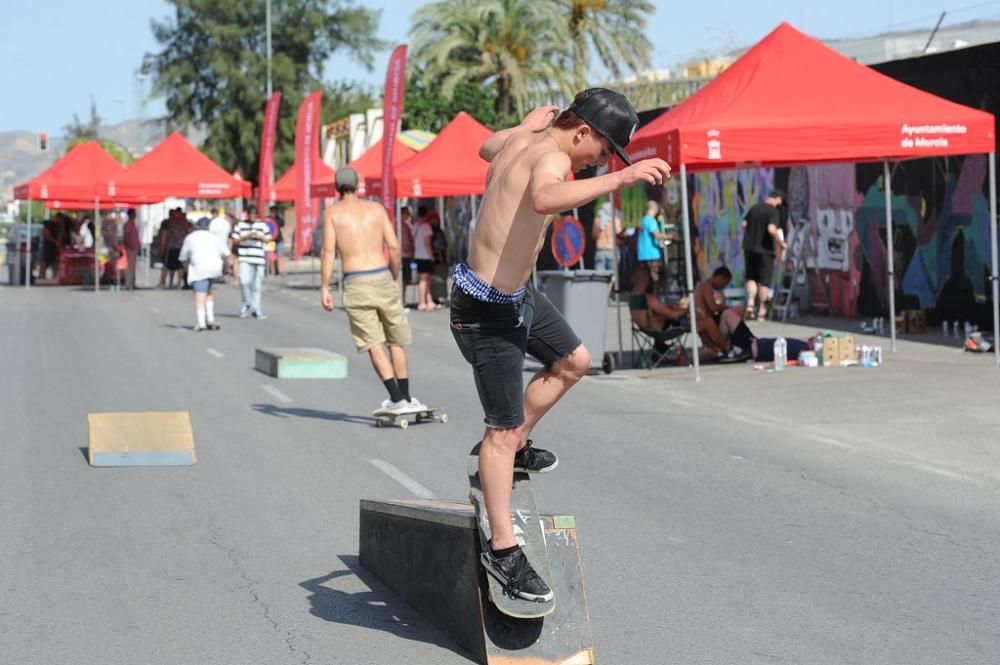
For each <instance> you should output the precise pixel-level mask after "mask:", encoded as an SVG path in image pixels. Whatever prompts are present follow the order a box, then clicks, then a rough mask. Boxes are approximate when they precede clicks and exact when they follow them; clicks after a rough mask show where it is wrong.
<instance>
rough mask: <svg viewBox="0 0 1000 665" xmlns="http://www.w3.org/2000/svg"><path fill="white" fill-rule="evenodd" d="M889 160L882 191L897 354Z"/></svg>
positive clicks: (891, 318)
mask: <svg viewBox="0 0 1000 665" xmlns="http://www.w3.org/2000/svg"><path fill="white" fill-rule="evenodd" d="M890 178H891V176H890V174H889V160H888V159H886V160H883V161H882V189H883V190H884V191H885V250H886V251H885V253H886V257H887V260H888V262H889V263H888V265H889V337H890V338H891V340H892V342H891V348H892V352H893V353H895V352H896V269H895V265H894V264H895V257H894V256H893V243H892V182H891V180H890Z"/></svg>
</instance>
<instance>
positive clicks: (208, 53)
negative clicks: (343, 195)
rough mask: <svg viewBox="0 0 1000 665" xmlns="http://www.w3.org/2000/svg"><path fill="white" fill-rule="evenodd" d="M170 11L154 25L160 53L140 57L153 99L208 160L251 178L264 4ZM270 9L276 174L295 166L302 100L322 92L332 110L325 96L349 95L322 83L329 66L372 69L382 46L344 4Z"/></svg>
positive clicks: (263, 80)
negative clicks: (194, 127) (277, 97)
mask: <svg viewBox="0 0 1000 665" xmlns="http://www.w3.org/2000/svg"><path fill="white" fill-rule="evenodd" d="M170 3H171V4H172V5H173V6H174V8H175V12H174V16H173V17H172V18H167V19H164V20H163V21H153V24H152V28H153V36H154V37H155V38H156V41H157V43H158V44H159V45H160V47H161V51H160V52H159V53H155V54H146V58H145V61H144V64H143V70H144V71H146V72H148V73H152V74H153V77H154V83H153V90H154V93H155V94H161V95H164V96H165V97H166V105H167V113H168V117H169V121H170V124H172V125H174V126H178V127H183V126H187V125H189V124H192V123H196V124H198V125H201V126H204V127H205V128H206V129H207V130H208V139H207V140H206V142H205V145H204V146H203V147H204V150H205V152H206V154H208V155H209V156H210V157H212V158H213V159H215V160H216V161H218V162H219V163H220V164H222V165H224V166H225V168H227V169H234V168H238V169H239V170H240V172H241V173H243V174H244V176H249V177H254V176H255V175H256V174H257V170H258V165H259V159H260V132H261V127H262V125H263V120H264V118H263V116H264V104H265V102H266V99H265V95H266V87H267V57H266V53H265V39H266V37H265V3H264V2H263V1H261V0H255V1H250V2H245V1H243V0H170ZM272 9H273V10H272V12H271V43H272V53H273V58H272V80H273V86H274V90H276V91H280V92H281V93H282V101H281V113H280V115H279V119H278V131H277V140H276V142H275V172H276V173H280V172H281V171H282V170H284V169H285V168H287V167H288V166H289V165H290V164H291V163H292V159H293V156H294V145H295V143H294V136H295V119H296V112H297V110H298V106H299V103H300V102H301V101H302V98H303V97H304V96H305V95H306V94H308V93H309V92H310V91H311V90H315V89H317V88H322V89H323V90H324V107H325V108H329V106H328V103H329V101H330V99H331V98H332V99H335V100H339V101H341V102H343V101H344V100H345V99H348V98H352V97H354V95H353V94H352V88H351V86H348V85H343V84H342V85H338V86H333V87H332V88H331V87H327V86H326V85H325V84H324V83H323V81H322V76H323V65H324V63H325V62H326V60H327V59H328V58H329V57H330V56H331V55H332V54H334V53H340V52H344V53H346V54H347V55H349V56H350V57H352V58H353V59H354V60H356V61H358V62H360V63H362V64H363V65H365V66H366V67H368V68H369V69H370V68H371V65H372V61H373V54H374V53H375V52H376V51H377V50H379V49H381V48H383V47H384V46H385V44H384V43H383V42H382V41H381V40H379V39H378V38H377V37H376V36H375V28H376V25H377V23H378V13H377V12H374V11H371V10H368V9H365V8H361V7H355V6H353V4H352V2H351V1H350V0H281V1H280V2H275V3H274V6H273V8H272ZM363 96H364V95H363V94H362V95H361V96H360V97H359V98H361V99H363ZM324 115H326V113H324Z"/></svg>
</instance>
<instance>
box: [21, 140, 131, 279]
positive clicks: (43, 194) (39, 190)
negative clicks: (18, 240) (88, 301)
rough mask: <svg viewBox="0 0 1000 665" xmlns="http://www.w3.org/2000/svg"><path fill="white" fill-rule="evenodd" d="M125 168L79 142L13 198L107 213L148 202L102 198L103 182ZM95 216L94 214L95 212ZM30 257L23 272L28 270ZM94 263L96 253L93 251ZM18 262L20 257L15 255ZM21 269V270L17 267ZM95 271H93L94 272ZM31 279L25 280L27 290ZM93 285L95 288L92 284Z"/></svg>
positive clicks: (99, 148) (96, 146) (96, 145)
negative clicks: (114, 209)
mask: <svg viewBox="0 0 1000 665" xmlns="http://www.w3.org/2000/svg"><path fill="white" fill-rule="evenodd" d="M124 173H125V167H124V166H122V165H121V163H120V162H119V161H118V160H117V159H115V158H114V157H112V156H111V154H110V153H109V152H108V151H107V150H105V149H104V148H103V147H102V146H101V144H99V143H98V142H97V141H86V142H84V143H79V144H77V145H75V146H73V148H72V149H71V150H70V151H69V152H67V153H66V154H65V155H63V156H62V157H60V158H59V159H58V160H57V161H56V162H55V163H54V164H53V165H52V166H50V167H49V168H48V169H46V170H45V171H43V172H42V173H41V174H39V175H37V176H35V177H34V178H32V179H31V180H29V181H28V182H26V183H22V184H20V185H18V186H16V187H15V188H14V198H15V199H22V200H27V201H29V202H30V201H45V202H47V203H48V204H49V205H50V207H54V208H66V209H74V208H75V209H85V208H86V209H89V208H94V209H95V210H106V209H109V208H115V207H130V205H131V204H136V203H147V202H150V201H149V200H148V199H147V198H145V197H121V196H116V197H108V196H102V195H101V193H102V190H103V187H104V183H105V182H107V181H108V180H109V179H115V178H119V177H121V175H122V174H124ZM28 215H29V216H28V223H27V237H28V238H30V237H31V216H30V215H31V207H30V206H29V207H28ZM95 217H96V213H95ZM28 246H29V247H28V252H29V258H28V259H27V265H26V266H25V270H26V271H27V270H30V266H31V258H30V252H31V249H30V242H29V243H28ZM94 254H95V262H96V260H97V253H96V252H95V253H94ZM18 260H20V254H18ZM18 270H20V267H18ZM95 272H96V270H95ZM30 285H31V279H30V278H28V277H27V275H26V277H25V280H24V286H25V288H29V287H30ZM95 286H96V285H95Z"/></svg>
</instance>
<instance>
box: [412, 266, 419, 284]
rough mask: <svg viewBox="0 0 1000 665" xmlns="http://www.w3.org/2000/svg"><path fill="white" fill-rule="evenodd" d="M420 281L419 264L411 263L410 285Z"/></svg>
mask: <svg viewBox="0 0 1000 665" xmlns="http://www.w3.org/2000/svg"><path fill="white" fill-rule="evenodd" d="M418 281H419V280H418V279H417V262H416V261H411V262H410V284H416V283H417V282H418Z"/></svg>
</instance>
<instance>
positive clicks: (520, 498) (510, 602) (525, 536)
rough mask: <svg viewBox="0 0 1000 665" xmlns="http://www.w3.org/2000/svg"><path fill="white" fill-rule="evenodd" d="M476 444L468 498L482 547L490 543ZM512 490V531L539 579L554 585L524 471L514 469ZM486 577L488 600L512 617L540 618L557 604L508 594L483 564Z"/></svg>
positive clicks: (540, 525) (540, 524) (529, 483)
mask: <svg viewBox="0 0 1000 665" xmlns="http://www.w3.org/2000/svg"><path fill="white" fill-rule="evenodd" d="M480 445H481V444H478V443H477V444H476V445H475V447H474V448H473V449H472V451H471V452H470V453H469V499H470V500H471V501H472V505H473V507H474V508H475V509H476V523H477V524H478V526H479V543H480V545H481V550H482V551H485V550H486V548H487V547H489V546H490V544H489V543H490V523H489V519H488V518H487V516H486V505H485V502H484V500H483V488H482V485H481V484H480V482H479V446H480ZM513 489H514V493H513V495H512V497H511V520H512V521H513V523H514V535H515V536H517V540H518V544H519V545H520V546H521V549H522V550H523V551H524V554H525V556H527V557H528V561H529V562H530V563H531V565H532V566H533V567H534V569H535V571H536V572H537V573H538V575H539V576H540V577H541V578H542V580H543V581H544V582H545V583H546V584H548V585H549V587H550V588H551V587H552V586H553V581H552V571H551V569H550V566H549V555H548V552H547V550H546V546H545V533H544V531H543V530H542V523H541V520H540V519H539V517H538V508H537V506H536V505H535V494H534V492H532V491H531V480H530V479H529V477H528V474H527V473H523V472H520V471H515V472H514V488H513ZM483 572H485V573H486V578H487V580H488V581H489V589H490V593H489V595H490V600H491V601H492V603H493V605H494V606H496V608H497V610H499V611H500V612H501V613H503V614H506V615H507V616H510V617H514V618H515V619H539V618H541V617H544V616H546V615H548V614H551V613H552V611H553V610H555V608H556V599H555V598H553V599H552V600H550V601H547V602H535V601H530V600H524V599H521V598H517V597H511V596H509V595H507V594H506V593H505V592H504V588H503V584H502V583H501V582H500V581H499V580H498V579H497V578H495V577H494V576H493V575H492V574H490V573H489V571H488V570H487V569H486V568H485V567H483Z"/></svg>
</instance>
